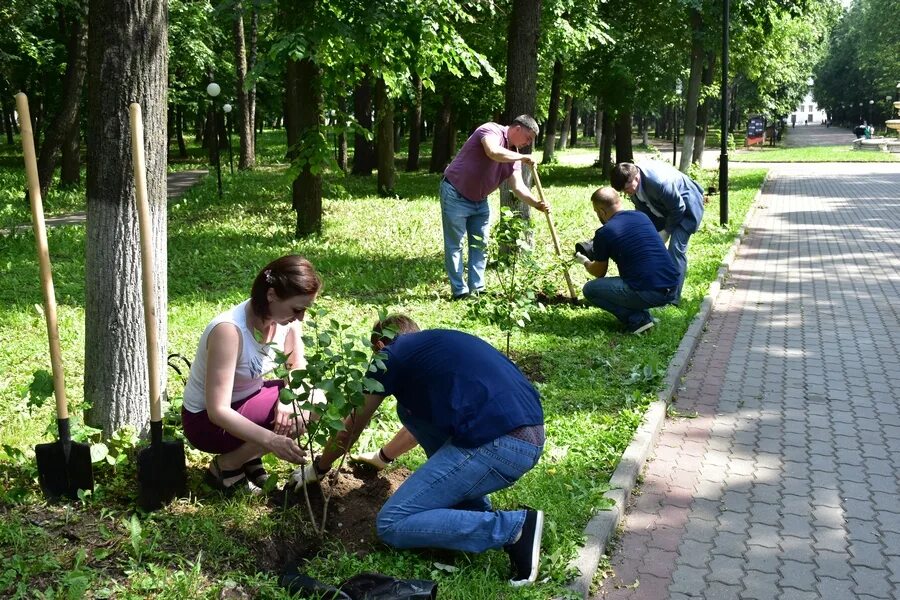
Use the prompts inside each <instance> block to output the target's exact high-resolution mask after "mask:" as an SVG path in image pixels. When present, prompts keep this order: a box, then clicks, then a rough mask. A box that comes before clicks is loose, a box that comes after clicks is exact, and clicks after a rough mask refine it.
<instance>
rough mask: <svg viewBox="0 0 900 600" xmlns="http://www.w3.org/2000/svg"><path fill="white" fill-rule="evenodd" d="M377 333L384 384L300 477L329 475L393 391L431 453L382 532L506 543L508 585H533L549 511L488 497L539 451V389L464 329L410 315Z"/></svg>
mask: <svg viewBox="0 0 900 600" xmlns="http://www.w3.org/2000/svg"><path fill="white" fill-rule="evenodd" d="M386 331H390V332H393V333H395V335H393V337H392V336H391V335H390V334H389V333H386ZM375 332H376V333H375V334H373V338H372V346H373V349H374V350H375V351H376V352H381V353H382V354H383V355H384V358H383V359H382V360H383V362H384V365H385V369H384V370H381V371H378V372H377V373H375V374H372V378H373V379H376V380H377V381H378V382H379V383H381V385H382V386H383V388H384V389H383V391H382V392H380V393H378V394H367V395H366V402H365V405H364V406H363V408H361V409H359V410H358V411H357V414H356V416H355V418H351V419H348V421H347V423H346V427H347V428H346V430H345V431H342V432H340V433H339V434H338V435H337V436H336V437H335V439H333V440H332V441H331V442H329V443H328V444H326V445H325V450H324V451H323V452H322V454H321V455H320V456H319V457H318V459H317V460H315V461H313V462H312V463H310V464H309V465H307V466H306V467H304V468H301V469H298V470H297V471H296V472H295V474H294V476H293V477H294V481H295V482H296V483H297V485H298V486H300V485H305V484H307V483H309V482H312V481H317V480H318V479H320V478H321V477H323V476H324V474H325V473H327V472H328V470H329V469H330V468H331V465H332V463H333V462H334V461H335V460H336V459H338V458H339V457H340V456H341V455H342V454H343V453H344V452H345V451H346V449H347V448H349V447H350V446H352V444H353V442H354V441H355V440H356V439H357V437H359V434H360V433H361V432H362V430H363V429H365V427H366V425H367V424H368V422H369V420H370V419H371V417H372V414H373V413H374V412H375V409H376V408H377V407H378V405H379V404H381V401H382V400H384V398H385V397H387V396H394V397H395V398H396V399H397V414H398V416H399V417H400V421H401V422H402V423H403V425H404V426H405V427H406V428H407V429H408V430H409V432H410V433H412V434H413V436H415V439H416V440H417V441H418V442H419V444H420V445H421V446H422V449H423V450H425V454H426V455H427V456H428V460H427V461H426V462H425V464H423V465H422V466H421V467H419V468H418V469H417V470H416V472H415V473H413V474H412V475H411V476H410V477H409V478H408V479H407V480H406V481H405V482H404V483H403V485H401V486H400V488H399V489H398V490H397V491H396V492H395V493H394V495H393V496H391V498H390V499H389V500H388V501H387V502H386V503H385V505H384V507H382V509H381V511H380V512H379V513H378V518H377V520H376V528H377V531H378V535H379V537H380V538H381V539H382V540H383V541H384V542H385V543H387V544H390V545H391V546H394V547H396V548H447V549H450V550H462V551H466V552H483V551H485V550H489V549H492V548H504V549H505V550H506V551H507V553H508V554H509V557H510V561H511V563H512V566H513V571H514V575H513V578H512V579H511V581H510V583H512V584H513V585H525V584H528V583H533V582H534V581H535V580H536V579H537V572H538V555H539V553H540V546H541V535H542V532H543V523H544V513H543V512H542V511H538V510H531V509H528V510H498V511H494V510H492V508H491V503H490V500H488V498H487V494H490V493H491V492H495V491H497V490H501V489H503V488H506V487H509V486H510V485H512V483H513V482H515V481H516V480H518V479H519V478H520V477H521V476H522V475H524V474H525V473H527V472H528V471H529V470H530V469H531V468H532V467H534V465H535V464H537V461H538V459H539V458H540V455H541V451H542V449H543V445H544V413H543V410H542V409H541V403H540V396H539V395H538V392H537V390H535V389H534V386H532V385H531V383H530V382H529V381H528V379H526V378H525V376H524V375H523V374H522V372H521V371H519V369H518V368H517V367H516V366H515V365H514V364H513V363H512V362H510V360H509V359H507V358H506V357H505V356H504V355H503V354H501V353H500V352H498V351H497V350H496V349H495V348H494V347H493V346H491V345H490V344H488V343H487V342H485V341H483V340H481V339H479V338H477V337H475V336H472V335H469V334H467V333H463V332H460V331H452V330H447V329H429V330H426V331H420V330H419V326H418V325H416V323H415V321H413V320H412V319H410V318H409V317H407V316H405V315H392V316H390V317H387V318H386V319H385V320H383V321H379V322H378V323H376V325H375Z"/></svg>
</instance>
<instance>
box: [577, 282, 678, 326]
mask: <svg viewBox="0 0 900 600" xmlns="http://www.w3.org/2000/svg"><path fill="white" fill-rule="evenodd" d="M583 291H584V297H585V298H586V299H587V301H588V302H590V303H591V304H593V305H594V306H599V307H600V308H602V309H603V310H605V311H608V312H611V313H612V314H614V315H615V316H616V318H617V319H619V321H621V322H622V324H623V325H625V327H628V328H633V327H638V326H640V325H642V324H644V323H646V322H648V321H650V320H651V318H652V317H651V316H650V312H649V311H648V310H647V309H648V308H653V307H654V306H664V305H666V304H668V303H669V302H672V300H673V299H674V298H675V288H673V289H671V290H669V292H668V293H666V292H663V291H657V290H633V289H631V288H630V287H628V284H627V283H625V282H624V281H622V278H621V277H598V278H597V279H592V280H591V281H588V282H587V283H586V284H584V290H583Z"/></svg>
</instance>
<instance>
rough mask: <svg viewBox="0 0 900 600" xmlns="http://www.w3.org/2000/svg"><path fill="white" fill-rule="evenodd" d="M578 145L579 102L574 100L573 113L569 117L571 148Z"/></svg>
mask: <svg viewBox="0 0 900 600" xmlns="http://www.w3.org/2000/svg"><path fill="white" fill-rule="evenodd" d="M577 143H578V100H577V99H575V98H572V112H571V114H570V115H569V148H574V147H575V144H577Z"/></svg>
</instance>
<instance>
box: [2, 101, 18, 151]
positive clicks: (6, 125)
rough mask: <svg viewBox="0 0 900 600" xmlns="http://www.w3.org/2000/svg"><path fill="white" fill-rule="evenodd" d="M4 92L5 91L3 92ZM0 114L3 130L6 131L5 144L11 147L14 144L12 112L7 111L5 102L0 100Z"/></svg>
mask: <svg viewBox="0 0 900 600" xmlns="http://www.w3.org/2000/svg"><path fill="white" fill-rule="evenodd" d="M4 91H6V90H4ZM0 113H2V115H3V129H5V130H6V143H7V145H11V144H14V143H15V140H14V139H13V128H12V126H13V124H12V121H13V116H12V112H11V111H9V110H8V108H7V104H6V100H5V99H3V100H0Z"/></svg>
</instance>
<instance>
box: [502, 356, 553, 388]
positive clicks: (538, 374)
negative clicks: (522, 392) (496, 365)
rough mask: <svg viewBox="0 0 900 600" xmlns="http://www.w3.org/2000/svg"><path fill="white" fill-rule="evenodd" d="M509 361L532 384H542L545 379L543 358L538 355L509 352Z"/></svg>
mask: <svg viewBox="0 0 900 600" xmlns="http://www.w3.org/2000/svg"><path fill="white" fill-rule="evenodd" d="M510 354H511V355H512V356H510V357H509V358H510V360H511V361H513V362H514V363H516V366H517V367H519V368H520V369H521V370H522V373H524V374H525V377H527V378H528V379H529V381H532V382H534V383H543V382H544V381H545V380H546V379H547V378H546V376H545V375H544V357H543V356H542V355H540V354H524V353H519V352H516V351H515V350H512V351H510Z"/></svg>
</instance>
